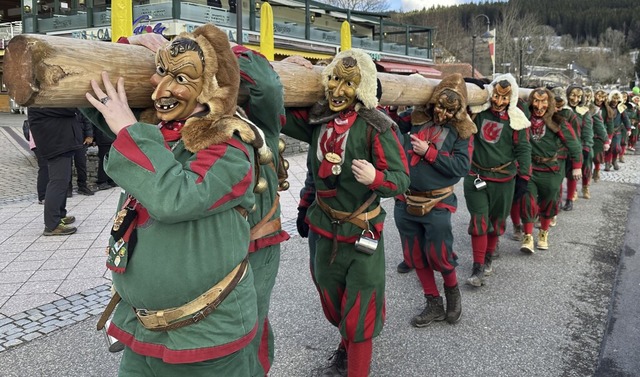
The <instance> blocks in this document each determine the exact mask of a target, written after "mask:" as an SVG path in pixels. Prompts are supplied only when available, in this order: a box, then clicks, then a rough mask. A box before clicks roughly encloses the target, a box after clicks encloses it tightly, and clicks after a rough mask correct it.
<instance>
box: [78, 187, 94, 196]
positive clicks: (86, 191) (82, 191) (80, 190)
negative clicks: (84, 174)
mask: <svg viewBox="0 0 640 377" xmlns="http://www.w3.org/2000/svg"><path fill="white" fill-rule="evenodd" d="M78 194H80V195H87V196H91V195H93V191H92V190H91V189H90V188H89V187H87V186H81V187H78Z"/></svg>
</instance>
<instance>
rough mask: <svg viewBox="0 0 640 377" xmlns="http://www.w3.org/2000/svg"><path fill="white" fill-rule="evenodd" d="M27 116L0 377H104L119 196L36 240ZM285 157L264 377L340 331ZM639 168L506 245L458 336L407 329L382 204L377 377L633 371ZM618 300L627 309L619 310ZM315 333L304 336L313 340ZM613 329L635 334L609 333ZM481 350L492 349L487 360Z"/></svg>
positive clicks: (1, 314)
mask: <svg viewBox="0 0 640 377" xmlns="http://www.w3.org/2000/svg"><path fill="white" fill-rule="evenodd" d="M23 118H24V116H19V115H3V114H0V147H1V148H2V149H0V172H1V173H2V178H0V215H1V217H0V248H1V250H2V251H3V252H2V253H0V375H2V376H23V375H33V374H34V373H35V374H37V375H42V376H54V375H56V376H60V375H61V376H73V377H76V376H78V377H85V376H110V375H113V374H114V371H115V370H117V368H118V367H117V364H118V361H119V355H120V354H118V355H110V354H108V352H107V351H106V350H105V348H104V339H103V338H102V335H101V334H99V333H97V332H96V331H95V315H97V314H99V313H101V312H102V310H103V308H104V305H105V304H106V302H107V301H108V298H109V296H110V273H108V272H107V270H106V268H105V265H104V263H105V256H104V249H105V246H106V242H107V238H108V230H109V228H110V226H111V218H112V215H113V213H114V211H115V206H116V202H117V200H118V196H119V189H118V188H113V189H110V190H105V191H100V192H97V193H96V194H95V195H94V196H91V197H86V196H78V195H74V196H73V197H72V198H70V199H69V211H70V214H73V215H74V216H76V217H77V219H78V220H77V224H78V233H76V234H74V235H71V236H59V237H43V236H42V235H41V234H42V230H43V227H44V226H43V224H42V206H41V205H38V204H37V200H36V195H35V177H36V164H35V160H34V159H33V157H32V156H31V155H30V152H29V151H28V150H27V149H26V147H25V146H24V143H21V139H20V136H21V128H20V126H21V124H22V119H23ZM287 159H288V160H289V166H290V168H289V178H288V181H289V183H290V188H289V190H288V191H285V192H282V193H281V203H282V216H283V226H284V228H285V229H286V230H287V231H289V233H290V234H291V235H292V238H293V239H292V240H290V241H288V242H286V243H284V244H283V253H282V259H281V267H280V273H279V274H278V280H277V284H276V285H277V289H275V290H274V295H273V299H272V306H271V313H272V314H273V316H272V323H273V325H274V329H276V332H277V343H276V363H275V364H274V366H273V369H272V373H270V375H272V376H277V377H299V376H303V375H308V371H309V370H311V369H313V368H315V367H317V366H318V365H320V364H322V363H324V362H325V361H326V358H327V357H328V354H329V353H330V351H331V350H333V349H334V347H335V344H336V343H337V333H336V331H335V329H334V328H333V327H332V326H330V325H329V324H328V323H327V321H326V320H325V319H324V317H323V316H322V308H321V307H320V305H319V302H318V300H317V298H316V296H315V295H316V294H317V292H316V290H315V286H313V284H312V283H311V281H310V278H309V271H308V246H307V242H306V240H303V239H300V238H299V237H296V230H295V219H296V217H297V197H298V193H299V190H300V188H301V187H302V183H303V181H304V178H305V176H306V161H305V154H299V155H293V156H288V157H287ZM639 171H640V156H629V157H628V158H627V162H626V163H624V164H621V170H620V171H616V172H608V173H607V172H603V173H602V176H601V182H600V183H597V184H594V185H593V187H592V195H593V199H591V200H584V199H579V200H578V202H577V204H576V209H574V211H572V212H566V213H562V214H561V215H560V218H559V225H558V226H557V227H556V228H554V233H553V235H552V236H553V238H552V242H553V247H552V248H550V250H549V251H545V252H539V253H536V254H535V255H531V256H525V255H523V254H522V253H520V252H519V251H517V250H518V246H519V243H517V242H516V241H512V240H510V239H509V237H505V238H504V239H503V241H504V242H502V243H501V251H502V256H501V258H500V259H499V260H498V261H497V262H496V266H495V267H496V269H497V271H496V273H495V274H494V276H493V277H492V278H491V279H489V281H488V283H487V285H488V286H486V287H484V288H483V289H482V290H471V289H468V288H467V287H465V289H464V290H463V301H464V304H463V307H464V313H465V314H463V320H462V321H461V322H460V323H459V324H457V325H455V326H451V325H448V324H446V323H445V324H437V325H434V326H433V327H429V328H428V329H421V330H416V329H414V328H413V327H411V326H410V325H409V323H408V319H409V318H411V317H412V316H413V315H415V313H417V312H419V311H420V310H421V309H422V307H423V305H424V302H423V298H422V295H421V293H420V288H419V284H418V283H417V279H416V278H415V275H414V274H405V275H400V274H397V273H396V272H395V265H396V264H397V262H398V261H399V259H400V256H401V253H402V251H401V250H400V241H399V238H398V235H397V232H396V231H395V229H394V228H393V216H392V215H393V203H392V202H391V201H386V202H385V203H384V204H383V205H384V207H385V210H386V211H387V213H388V217H387V229H388V232H387V233H386V235H385V244H386V246H387V250H386V251H385V252H386V260H387V262H386V271H387V274H386V275H387V276H386V277H387V292H386V293H387V323H386V325H385V330H384V331H383V333H382V334H381V336H380V337H379V338H378V339H377V340H376V346H375V347H376V348H375V358H374V363H373V366H372V374H373V375H376V376H398V375H406V376H416V375H421V374H424V370H426V369H428V370H431V371H434V373H435V375H438V376H464V375H470V374H471V373H472V372H473V373H476V374H478V373H479V374H485V375H504V376H520V375H532V376H533V375H535V376H545V377H547V376H549V377H552V376H553V377H555V376H560V375H567V376H569V375H570V376H574V375H584V376H586V375H592V374H593V370H594V365H596V362H598V365H606V366H608V367H609V369H605V368H602V369H600V370H601V372H600V373H601V374H600V375H601V376H610V375H612V374H611V373H609V371H610V370H614V369H615V368H618V367H621V366H624V367H626V369H625V370H636V371H637V370H638V368H637V367H636V368H634V367H635V364H633V363H635V358H634V359H633V360H632V357H631V356H628V357H626V359H624V360H622V361H619V360H618V359H616V357H618V358H619V356H624V355H623V353H622V352H620V351H619V350H620V349H629V350H631V351H632V350H633V349H635V348H633V347H635V346H636V345H637V340H636V338H634V337H633V331H631V330H633V329H635V328H637V326H635V324H636V322H637V321H636V322H634V321H632V320H630V318H635V317H637V316H636V313H637V310H634V309H636V307H634V306H633V305H628V304H625V302H627V303H628V302H633V303H636V302H637V300H635V298H636V297H637V294H638V292H636V291H634V290H633V289H637V287H638V284H637V274H634V271H638V268H637V265H638V263H635V264H634V259H633V255H634V252H633V250H637V249H638V246H637V241H636V242H633V240H629V242H631V243H630V244H624V246H623V239H624V238H625V237H624V232H625V224H626V223H627V217H626V216H627V211H628V209H629V207H631V208H632V209H633V208H636V209H635V211H630V213H629V216H634V217H633V218H629V220H628V222H629V224H628V225H626V226H628V227H632V225H630V224H634V223H635V222H637V221H639V220H638V213H640V209H638V208H640V204H639V203H634V202H633V201H631V199H632V198H635V199H634V200H635V201H636V202H637V201H638V200H640V199H638V196H637V193H636V191H637V188H636V187H633V186H630V185H629V184H628V183H631V184H635V185H638V184H640V175H639V174H638V173H637V172H639ZM461 191H462V190H461V185H457V186H456V194H457V195H458V202H459V206H460V207H459V211H458V212H457V213H456V214H454V216H452V221H453V223H454V233H455V236H454V237H455V239H456V245H455V247H456V249H457V252H458V255H459V257H460V258H459V260H458V261H459V263H460V266H459V270H458V271H459V277H464V276H465V275H466V274H467V273H468V272H469V271H470V267H471V263H472V260H471V253H470V251H469V246H468V245H469V244H470V240H469V237H468V234H467V232H466V228H467V224H468V214H467V212H466V207H465V204H464V199H463V197H462V192H461ZM631 229H633V228H631ZM510 231H511V229H510V228H509V229H508V230H507V234H510V233H509V232H510ZM629 232H630V230H629V228H627V234H629ZM631 232H632V230H631ZM620 250H624V253H622V255H620ZM618 258H621V259H622V262H624V261H625V260H626V261H627V263H626V264H625V263H621V264H620V265H621V266H622V267H620V271H619V273H618V275H617V276H618V279H617V280H620V282H616V284H619V285H620V286H621V287H623V291H614V293H613V295H612V294H611V292H612V290H611V289H612V285H613V284H612V283H613V280H614V279H613V276H614V273H615V271H616V266H617V264H618V263H617V262H618V260H619V259H618ZM623 283H624V284H623ZM611 297H613V298H611ZM621 297H627V301H624V300H620V301H616V300H619V298H621ZM610 299H611V301H612V304H611V305H612V308H611V310H609V309H608V306H607V304H608V302H609V300H610ZM618 302H619V303H620V304H619V305H618ZM607 313H609V315H610V316H611V318H610V319H609V320H607V318H606V317H607ZM618 313H622V314H626V313H628V314H626V317H625V316H619V315H618ZM79 322H82V323H79ZM76 323H77V325H76V326H71V325H73V324H76ZM607 323H608V324H609V328H606V329H605V325H606V324H607ZM620 324H630V326H631V327H620ZM63 328H64V330H63V331H57V330H60V329H63ZM310 328H313V329H314V336H313V337H309V335H308V334H309V333H308V330H309V329H310ZM605 330H606V332H607V334H611V338H613V339H612V340H608V341H607V342H606V343H607V345H608V347H607V349H608V350H609V351H608V352H607V349H605V347H601V341H602V339H603V333H604V332H605ZM621 332H623V333H624V334H623V335H630V336H628V337H623V336H619V335H617V334H619V333H621ZM33 340H36V341H33ZM425 342H426V343H425ZM478 344H481V345H482V347H480V348H478V347H477V345H478ZM19 345H20V347H16V346H19ZM601 348H602V350H603V351H602V353H601V354H600V357H601V358H603V359H604V361H603V362H602V363H600V362H599V361H598V359H599V358H598V354H599V352H600V350H601ZM487 349H489V350H493V352H492V353H491V355H489V356H490V357H489V359H487V353H486V352H485V351H484V350H487ZM416 350H418V351H417V352H415V351H416ZM603 355H604V356H603ZM459 360H466V362H465V363H460V362H459ZM487 360H488V362H487ZM623 363H624V364H623ZM36 370H37V371H38V372H34V371H36ZM600 375H598V377H599V376H600ZM628 375H633V374H628Z"/></svg>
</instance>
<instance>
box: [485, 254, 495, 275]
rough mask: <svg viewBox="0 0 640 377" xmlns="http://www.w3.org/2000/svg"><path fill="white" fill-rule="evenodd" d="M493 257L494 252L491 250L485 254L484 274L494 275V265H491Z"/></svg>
mask: <svg viewBox="0 0 640 377" xmlns="http://www.w3.org/2000/svg"><path fill="white" fill-rule="evenodd" d="M492 259H493V254H491V253H489V252H487V253H485V254H484V276H491V275H493V267H491V260H492Z"/></svg>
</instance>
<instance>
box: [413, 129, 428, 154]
mask: <svg viewBox="0 0 640 377" xmlns="http://www.w3.org/2000/svg"><path fill="white" fill-rule="evenodd" d="M411 146H412V147H413V153H415V154H417V155H418V156H424V155H425V154H427V150H429V142H427V141H424V140H422V139H420V138H419V137H417V136H416V135H414V134H411Z"/></svg>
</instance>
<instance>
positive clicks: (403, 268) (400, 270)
mask: <svg viewBox="0 0 640 377" xmlns="http://www.w3.org/2000/svg"><path fill="white" fill-rule="evenodd" d="M411 270H413V268H412V267H409V265H408V264H406V263H405V261H402V262H400V263H398V267H397V271H398V273H399V274H406V273H407V272H411Z"/></svg>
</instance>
